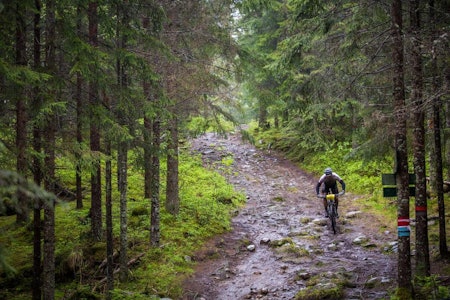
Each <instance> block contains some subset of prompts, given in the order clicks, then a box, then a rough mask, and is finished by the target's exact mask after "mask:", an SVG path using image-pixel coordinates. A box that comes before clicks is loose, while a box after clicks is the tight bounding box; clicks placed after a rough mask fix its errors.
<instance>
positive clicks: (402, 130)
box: [391, 0, 412, 299]
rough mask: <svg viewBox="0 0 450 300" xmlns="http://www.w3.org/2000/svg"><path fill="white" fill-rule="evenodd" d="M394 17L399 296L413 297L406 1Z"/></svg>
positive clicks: (396, 5) (396, 0)
mask: <svg viewBox="0 0 450 300" xmlns="http://www.w3.org/2000/svg"><path fill="white" fill-rule="evenodd" d="M391 18H392V42H393V45H392V60H393V66H394V67H393V72H394V74H393V87H394V92H393V96H394V118H395V122H396V124H395V151H396V170H395V171H396V172H395V173H396V179H397V201H398V203H397V205H398V210H397V217H398V296H399V298H400V299H411V294H412V285H411V259H410V255H411V249H410V229H409V221H410V219H409V187H408V185H409V173H408V147H407V140H406V117H407V112H406V105H405V88H404V73H403V37H402V2H401V0H393V1H392V7H391Z"/></svg>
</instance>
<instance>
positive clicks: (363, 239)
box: [353, 235, 369, 245]
mask: <svg viewBox="0 0 450 300" xmlns="http://www.w3.org/2000/svg"><path fill="white" fill-rule="evenodd" d="M368 240H369V239H368V238H367V237H366V236H365V235H360V236H358V237H357V238H355V239H354V240H353V244H355V245H362V244H363V243H365V242H367V241H368Z"/></svg>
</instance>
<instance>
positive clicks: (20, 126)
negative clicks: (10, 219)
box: [16, 1, 29, 224]
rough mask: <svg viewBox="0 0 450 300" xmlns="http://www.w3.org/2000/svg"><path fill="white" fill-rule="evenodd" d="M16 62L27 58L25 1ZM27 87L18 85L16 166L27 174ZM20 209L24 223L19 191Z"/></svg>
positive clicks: (24, 203) (19, 13)
mask: <svg viewBox="0 0 450 300" xmlns="http://www.w3.org/2000/svg"><path fill="white" fill-rule="evenodd" d="M16 10H17V12H16V64H17V65H19V66H25V65H26V64H27V60H26V24H25V17H26V8H25V5H24V3H23V2H21V1H19V2H17V6H16ZM25 99H26V93H25V87H24V86H22V85H20V86H18V87H17V94H16V151H17V152H16V153H17V155H16V157H17V160H16V168H17V172H18V173H19V174H20V175H22V176H26V173H27V157H26V147H27V121H28V120H27V118H28V117H27V104H26V100H25ZM17 198H18V209H17V213H16V222H17V223H18V224H24V223H26V222H28V220H29V209H28V204H27V201H28V199H27V197H26V196H25V195H24V194H23V193H20V192H19V193H18V195H17Z"/></svg>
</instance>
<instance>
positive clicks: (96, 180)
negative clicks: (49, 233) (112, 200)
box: [88, 2, 102, 241]
mask: <svg viewBox="0 0 450 300" xmlns="http://www.w3.org/2000/svg"><path fill="white" fill-rule="evenodd" d="M88 18H89V43H90V45H91V46H92V47H97V46H98V36H97V31H98V16H97V2H90V3H89V8H88ZM92 72H93V73H94V72H95V71H94V70H92ZM98 102H99V99H98V91H97V83H96V80H95V79H91V82H90V83H89V103H90V108H91V120H90V126H91V127H90V148H91V152H92V153H93V154H94V155H97V153H99V152H100V151H101V149H100V128H99V120H98V112H97V111H96V110H97V109H99V103H98ZM93 169H94V171H93V172H92V174H91V211H90V215H91V230H92V236H93V238H94V240H97V241H100V240H101V238H102V192H101V169H100V161H99V160H97V161H96V162H95V163H94V168H93Z"/></svg>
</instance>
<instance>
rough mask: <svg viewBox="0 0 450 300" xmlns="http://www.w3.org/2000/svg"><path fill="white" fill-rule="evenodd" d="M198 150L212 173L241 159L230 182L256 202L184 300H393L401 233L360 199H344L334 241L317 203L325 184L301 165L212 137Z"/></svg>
mask: <svg viewBox="0 0 450 300" xmlns="http://www.w3.org/2000/svg"><path fill="white" fill-rule="evenodd" d="M193 150H194V151H198V152H200V153H202V154H203V158H204V160H205V162H206V163H208V164H210V165H211V164H214V163H217V162H220V161H221V159H222V158H223V157H227V156H233V161H234V162H233V165H232V166H231V171H230V172H225V173H224V175H225V176H226V177H227V178H228V179H229V182H230V183H231V184H233V185H234V186H235V188H236V189H237V190H241V191H243V192H244V193H245V194H246V195H247V197H248V200H247V204H246V206H245V207H244V208H243V209H241V210H240V211H239V213H238V214H237V216H236V217H235V218H234V219H233V230H232V231H231V232H229V233H227V234H224V235H222V236H219V237H217V238H215V239H213V240H212V241H210V243H208V244H207V245H205V247H204V250H202V251H200V252H199V253H198V254H197V255H196V256H195V257H194V259H195V260H196V261H197V262H198V266H197V269H196V272H195V274H194V275H193V276H192V277H191V278H189V279H188V280H187V281H186V282H185V296H184V298H183V299H186V300H187V299H206V300H212V299H214V300H215V299H223V300H231V299H232V300H234V299H293V298H294V297H295V295H296V294H297V293H298V292H299V291H303V292H304V293H309V294H311V293H316V294H317V295H318V296H316V298H309V299H322V297H325V296H326V295H328V297H330V298H327V299H335V298H336V297H338V296H337V295H342V294H343V296H341V298H342V299H388V298H389V292H390V291H391V290H392V287H393V286H394V285H395V281H396V262H395V260H396V255H395V254H394V252H395V247H396V246H395V243H394V241H395V240H396V236H395V232H393V231H392V230H391V231H389V230H388V229H383V228H382V227H381V226H382V225H378V223H379V220H376V219H375V218H374V217H373V216H371V215H368V214H366V213H364V212H362V211H360V208H358V207H356V205H355V204H353V203H352V202H353V201H352V200H354V199H355V198H356V196H354V195H352V194H351V193H349V192H348V193H346V194H345V195H344V196H343V197H342V198H341V199H342V200H341V205H340V215H341V217H340V219H339V221H338V223H339V233H338V234H336V235H334V234H333V233H332V232H331V231H330V228H329V226H328V225H327V224H328V223H327V220H326V219H324V218H323V217H322V216H323V212H322V209H321V207H322V206H321V205H320V202H319V200H318V199H317V197H316V196H315V192H314V186H315V183H316V180H317V179H316V178H313V177H311V176H310V175H308V174H306V173H304V172H302V171H301V170H300V169H298V168H297V167H296V166H295V165H294V164H293V163H291V162H289V161H287V160H285V159H282V158H279V157H276V156H275V155H273V154H270V153H267V152H263V151H259V150H256V149H255V148H254V147H253V146H251V145H249V144H248V143H244V142H242V141H241V139H240V137H239V136H231V137H229V138H221V137H220V136H217V135H214V134H207V135H204V136H202V137H200V138H198V139H196V140H194V141H193ZM348 190H349V191H351V186H349V187H348ZM253 247H254V250H253ZM333 293H335V294H333ZM321 295H322V296H321ZM333 295H334V296H333Z"/></svg>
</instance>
